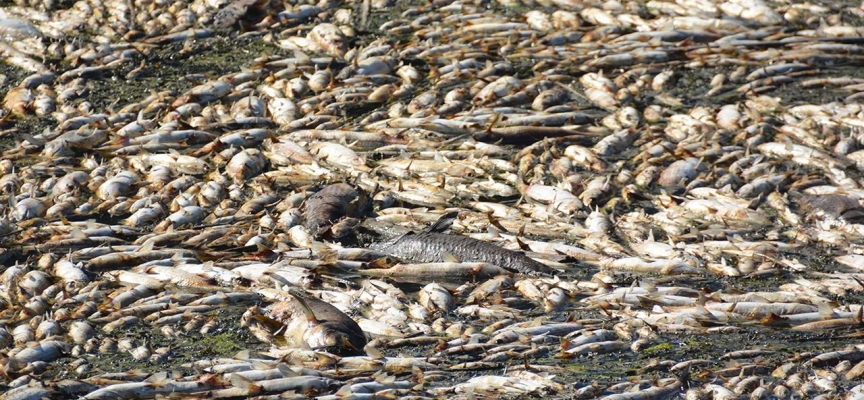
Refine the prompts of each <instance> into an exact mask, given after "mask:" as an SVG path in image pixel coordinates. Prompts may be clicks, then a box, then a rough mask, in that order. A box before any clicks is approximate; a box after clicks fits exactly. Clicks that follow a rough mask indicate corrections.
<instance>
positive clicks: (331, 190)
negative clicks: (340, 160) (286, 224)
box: [301, 183, 369, 239]
mask: <svg viewBox="0 0 864 400" xmlns="http://www.w3.org/2000/svg"><path fill="white" fill-rule="evenodd" d="M368 206H369V196H368V195H367V194H366V192H365V191H363V190H362V189H359V188H355V187H354V186H351V185H349V184H347V183H336V184H333V185H330V186H327V187H325V188H324V189H321V190H320V191H318V192H317V193H315V194H313V195H311V196H309V198H308V199H306V201H305V202H304V203H303V206H302V207H301V212H302V221H303V226H305V227H306V228H307V229H309V231H310V232H312V233H313V235H315V236H316V237H319V238H321V237H326V238H334V239H338V238H339V237H343V236H345V235H347V234H348V233H350V230H346V231H338V232H337V231H334V230H333V229H332V227H333V226H334V225H335V224H336V223H337V222H339V221H340V220H342V219H344V218H360V217H362V216H363V214H364V212H365V211H366V208H367V207H368Z"/></svg>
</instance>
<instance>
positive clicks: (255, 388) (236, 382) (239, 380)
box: [230, 374, 261, 395]
mask: <svg viewBox="0 0 864 400" xmlns="http://www.w3.org/2000/svg"><path fill="white" fill-rule="evenodd" d="M230 381H231V385H233V386H234V387H238V388H241V389H243V390H245V391H246V395H251V394H255V393H258V392H259V391H261V386H259V385H256V384H255V382H254V381H252V380H251V379H249V378H245V377H243V376H242V375H237V374H231V379H230Z"/></svg>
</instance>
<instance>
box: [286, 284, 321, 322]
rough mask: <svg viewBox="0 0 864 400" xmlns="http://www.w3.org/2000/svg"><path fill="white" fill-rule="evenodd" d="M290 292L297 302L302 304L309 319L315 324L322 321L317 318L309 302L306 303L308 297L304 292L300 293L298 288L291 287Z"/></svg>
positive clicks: (301, 306)
mask: <svg viewBox="0 0 864 400" xmlns="http://www.w3.org/2000/svg"><path fill="white" fill-rule="evenodd" d="M288 294H290V295H291V296H294V300H296V301H297V303H298V304H300V308H302V309H303V314H304V315H305V316H306V320H307V321H309V322H311V323H313V324H319V323H320V322H318V318H315V313H314V312H312V308H310V307H309V303H306V298H305V295H304V294H303V293H300V291H298V290H296V289H289V290H288Z"/></svg>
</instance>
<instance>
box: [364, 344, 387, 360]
mask: <svg viewBox="0 0 864 400" xmlns="http://www.w3.org/2000/svg"><path fill="white" fill-rule="evenodd" d="M363 350H364V351H365V352H366V355H368V356H369V357H372V358H374V359H376V360H380V359H382V358H384V353H382V352H381V350H380V349H378V348H377V347H375V346H373V345H371V344H367V345H366V347H364V348H363Z"/></svg>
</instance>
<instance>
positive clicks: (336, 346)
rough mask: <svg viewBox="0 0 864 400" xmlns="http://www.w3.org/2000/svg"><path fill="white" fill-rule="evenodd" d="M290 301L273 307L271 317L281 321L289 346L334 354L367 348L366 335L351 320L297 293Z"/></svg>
mask: <svg viewBox="0 0 864 400" xmlns="http://www.w3.org/2000/svg"><path fill="white" fill-rule="evenodd" d="M289 293H290V295H291V297H293V299H291V300H286V301H283V302H281V303H278V304H276V305H274V307H273V311H272V312H271V315H272V316H273V317H274V318H275V319H277V320H284V319H286V318H287V321H286V322H285V328H284V336H285V338H286V339H287V341H288V346H290V347H295V348H302V349H309V348H311V349H317V350H325V351H328V352H332V353H334V354H359V353H362V352H363V348H364V347H365V346H366V334H365V333H363V330H362V329H360V326H359V325H357V322H355V321H354V320H353V319H351V318H350V317H349V316H347V315H345V313H343V312H342V311H339V309H338V308H336V307H334V306H332V305H331V304H329V303H326V302H324V301H321V300H319V299H317V298H315V297H312V296H308V295H305V294H302V293H299V292H297V291H290V292H289Z"/></svg>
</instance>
